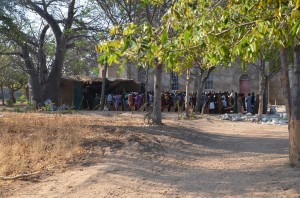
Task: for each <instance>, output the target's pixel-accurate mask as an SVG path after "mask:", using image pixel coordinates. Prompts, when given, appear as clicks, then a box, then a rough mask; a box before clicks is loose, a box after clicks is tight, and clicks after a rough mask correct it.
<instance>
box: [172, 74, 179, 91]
mask: <svg viewBox="0 0 300 198" xmlns="http://www.w3.org/2000/svg"><path fill="white" fill-rule="evenodd" d="M178 89H179V84H178V75H177V74H176V73H174V72H171V90H178Z"/></svg>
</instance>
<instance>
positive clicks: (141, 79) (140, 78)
mask: <svg viewBox="0 0 300 198" xmlns="http://www.w3.org/2000/svg"><path fill="white" fill-rule="evenodd" d="M138 81H139V82H141V83H146V70H145V68H143V67H139V68H138Z"/></svg>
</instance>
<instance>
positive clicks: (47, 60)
mask: <svg viewBox="0 0 300 198" xmlns="http://www.w3.org/2000/svg"><path fill="white" fill-rule="evenodd" d="M91 5H92V2H91V1H88V2H86V5H83V4H79V2H77V1H76V0H71V1H68V2H67V1H60V0H54V1H46V0H43V1H37V0H36V1H33V0H24V1H17V2H15V6H14V7H15V9H14V10H13V12H8V11H4V12H1V13H0V22H1V23H0V34H1V35H2V39H3V40H6V41H7V42H10V44H11V45H13V46H14V50H13V51H12V50H11V49H10V50H8V51H6V52H4V53H2V54H6V55H19V56H20V57H21V58H22V59H23V61H24V63H25V70H26V72H27V73H28V75H29V78H30V85H31V86H30V87H31V91H32V97H33V101H35V102H36V103H42V102H43V101H44V100H46V99H48V98H49V99H52V101H53V102H55V103H58V94H59V91H58V89H59V84H60V78H61V75H62V72H63V67H64V61H65V58H66V53H67V51H68V50H69V49H71V48H73V47H74V46H75V41H77V40H80V39H83V38H88V37H91V35H92V34H93V32H94V31H98V30H99V28H98V27H97V25H98V23H96V22H97V21H98V20H97V19H98V18H97V16H93V17H92V15H93V14H94V12H93V9H92V8H91ZM10 9H11V8H10ZM12 13H13V14H12ZM25 13H26V16H30V17H25ZM33 18H34V19H33ZM38 21H40V23H38ZM91 23H93V26H91V25H90V24H91ZM49 48H50V49H49Z"/></svg>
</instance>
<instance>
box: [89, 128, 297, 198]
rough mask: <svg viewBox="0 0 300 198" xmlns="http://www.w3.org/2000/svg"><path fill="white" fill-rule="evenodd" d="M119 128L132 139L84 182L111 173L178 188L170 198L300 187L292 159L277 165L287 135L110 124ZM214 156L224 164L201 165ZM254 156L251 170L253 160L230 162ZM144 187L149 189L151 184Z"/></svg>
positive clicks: (283, 155) (285, 147) (284, 154)
mask: <svg viewBox="0 0 300 198" xmlns="http://www.w3.org/2000/svg"><path fill="white" fill-rule="evenodd" d="M98 127H101V126H100V125H99V126H98ZM114 128H122V130H124V131H127V133H129V134H130V135H129V136H128V139H127V143H126V144H123V145H122V146H121V147H118V148H116V149H118V151H120V152H116V153H117V154H114V155H112V156H109V157H107V158H106V160H105V164H106V165H107V167H106V168H103V167H102V168H101V169H99V173H98V174H96V175H93V176H92V177H91V178H90V179H89V180H87V181H84V182H85V183H89V182H90V181H96V180H95V178H99V177H101V176H103V174H110V175H115V176H118V177H124V178H132V179H133V180H135V179H136V180H141V181H147V182H146V183H147V185H153V186H152V187H155V188H160V186H161V185H168V186H170V188H172V189H176V190H177V191H173V192H172V193H173V194H168V196H169V197H176V196H177V194H176V192H184V193H189V194H192V195H195V197H197V194H198V195H199V194H201V193H202V194H203V193H204V194H209V195H210V196H215V197H218V196H220V195H222V193H224V195H228V194H230V195H232V196H237V195H240V196H241V195H244V196H249V193H250V192H254V191H259V192H262V193H266V192H269V191H270V190H271V191H272V190H273V191H274V190H275V191H280V192H285V191H287V190H289V189H300V180H299V179H298V178H299V177H300V171H299V170H298V169H293V168H290V167H288V165H287V164H278V163H277V164H276V163H275V164H272V160H273V159H274V158H277V159H278V158H283V161H286V162H287V159H288V139H287V138H272V137H245V136H243V137H241V136H234V135H220V134H213V133H206V132H203V131H201V130H194V129H190V128H187V127H181V126H178V127H173V126H166V125H164V126H150V127H143V126H113V127H107V126H106V130H110V132H111V133H114V132H115V131H116V130H114ZM249 134H251V133H249ZM94 144H95V145H97V143H94ZM99 145H103V143H102V144H99ZM104 145H106V144H104ZM123 149H124V151H123ZM126 149H127V151H126ZM211 159H214V160H216V161H218V162H219V163H221V164H222V163H223V167H222V168H220V167H218V166H217V165H216V166H215V165H214V164H211V166H209V167H207V166H202V165H201V163H202V162H203V163H205V162H207V160H211ZM251 159H254V160H256V161H257V162H256V163H261V166H257V167H254V168H250V169H247V168H248V167H249V164H247V163H246V162H245V164H243V162H241V163H240V165H239V167H235V166H231V163H230V160H251ZM261 161H263V162H261ZM265 161H266V162H265ZM268 161H269V162H268ZM224 166H225V167H224ZM262 175H263V176H262ZM114 182H116V185H118V186H120V187H124V188H128V187H129V186H130V183H129V184H128V183H126V184H125V183H124V182H123V181H118V180H116V181H114ZM140 190H144V192H145V193H149V192H148V191H147V188H145V189H140Z"/></svg>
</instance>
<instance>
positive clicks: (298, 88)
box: [289, 45, 300, 167]
mask: <svg viewBox="0 0 300 198" xmlns="http://www.w3.org/2000/svg"><path fill="white" fill-rule="evenodd" d="M291 76H292V78H291V80H290V84H291V90H290V96H291V98H290V99H291V102H290V107H291V108H290V117H289V135H290V139H289V142H290V152H289V153H290V155H289V158H290V165H292V166H297V167H300V100H299V98H300V46H299V45H297V46H296V47H295V48H294V68H293V69H292V71H291Z"/></svg>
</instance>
